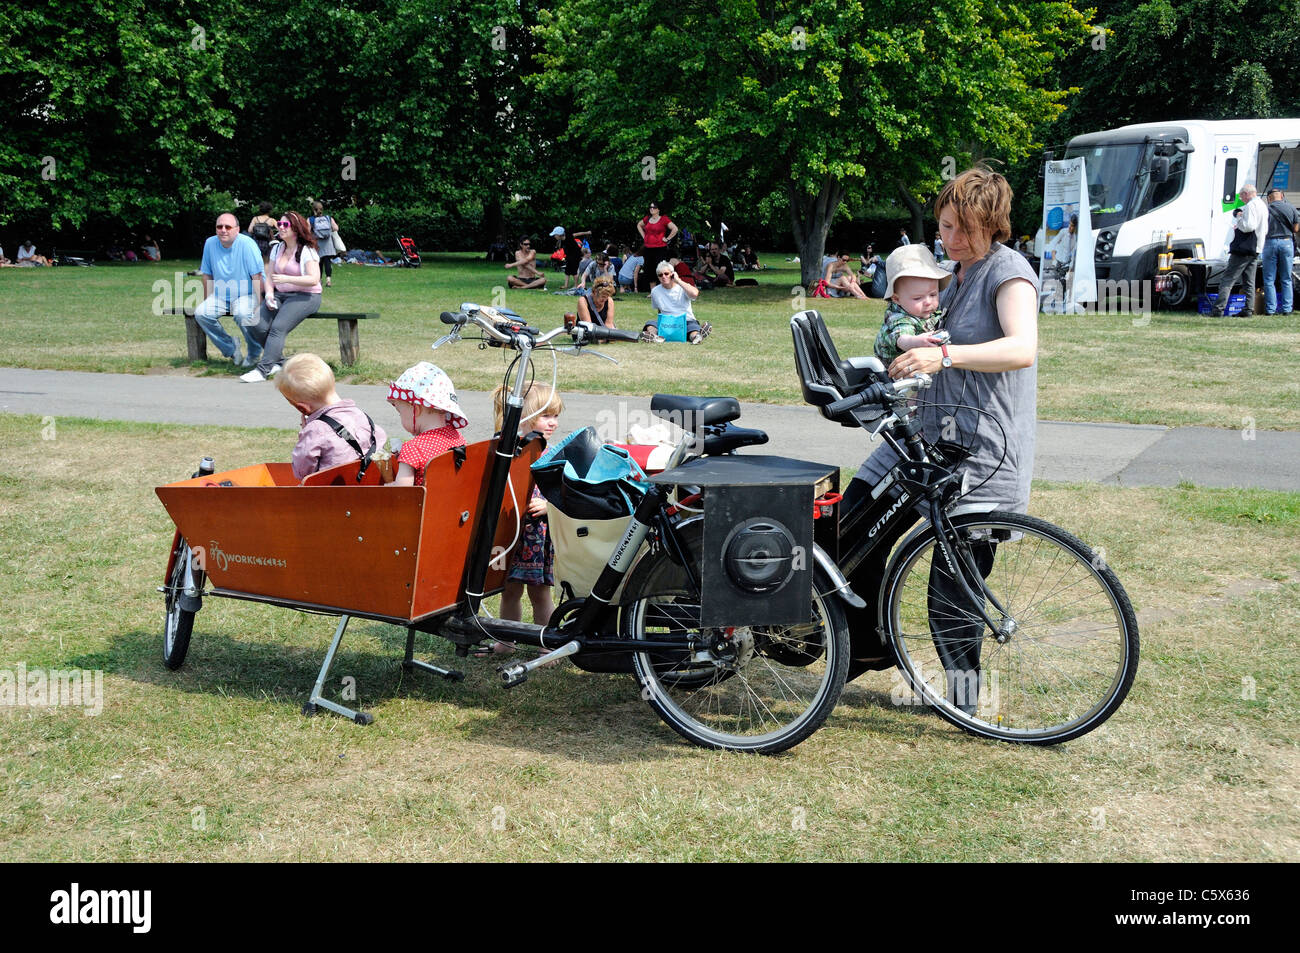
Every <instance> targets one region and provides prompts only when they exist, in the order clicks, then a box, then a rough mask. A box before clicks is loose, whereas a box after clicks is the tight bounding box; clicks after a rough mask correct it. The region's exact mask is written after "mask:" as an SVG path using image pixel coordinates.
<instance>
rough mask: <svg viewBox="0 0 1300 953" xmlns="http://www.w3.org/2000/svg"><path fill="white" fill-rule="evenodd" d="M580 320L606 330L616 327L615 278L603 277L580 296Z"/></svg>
mask: <svg viewBox="0 0 1300 953" xmlns="http://www.w3.org/2000/svg"><path fill="white" fill-rule="evenodd" d="M578 320H579V321H587V322H590V323H591V324H598V325H600V326H601V327H604V328H612V327H615V324H614V279H613V278H610V277H609V276H608V275H601V276H600V277H599V278H597V279H596V280H595V281H594V282H592V285H591V290H590V291H584V292H582V294H581V295H579V296H578Z"/></svg>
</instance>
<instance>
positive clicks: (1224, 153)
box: [1205, 135, 1258, 258]
mask: <svg viewBox="0 0 1300 953" xmlns="http://www.w3.org/2000/svg"><path fill="white" fill-rule="evenodd" d="M1257 145H1258V143H1257V140H1256V139H1255V137H1253V136H1243V135H1219V136H1215V137H1214V176H1213V178H1212V180H1211V181H1212V183H1213V185H1212V186H1211V187H1212V188H1214V189H1216V190H1217V192H1218V194H1217V195H1215V196H1213V198H1212V200H1211V201H1212V204H1211V208H1212V209H1213V210H1214V216H1213V220H1212V222H1211V225H1210V247H1209V248H1207V249H1205V253H1206V255H1208V256H1209V257H1210V258H1219V257H1223V256H1225V255H1226V254H1227V252H1226V251H1225V250H1224V249H1225V246H1226V245H1227V244H1228V237H1229V236H1228V231H1229V229H1231V228H1232V213H1233V211H1234V210H1235V209H1238V208H1240V207H1241V205H1242V204H1243V203H1242V201H1241V199H1240V198H1239V197H1238V196H1237V193H1238V192H1239V191H1240V190H1241V187H1242V186H1243V185H1245V184H1246V183H1247V182H1254V181H1255V171H1256V169H1257V168H1258V165H1257V162H1256V159H1257V157H1256V150H1257ZM1256 185H1257V186H1258V183H1256Z"/></svg>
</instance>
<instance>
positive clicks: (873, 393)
mask: <svg viewBox="0 0 1300 953" xmlns="http://www.w3.org/2000/svg"><path fill="white" fill-rule="evenodd" d="M930 382H931V377H930V375H929V374H916V375H914V376H912V377H904V378H903V379H902V380H897V381H892V382H884V381H881V382H878V383H875V384H872V385H871V386H870V387H868V388H867V389H866V390H864V391H860V392H858V393H856V394H851V395H850V396H848V397H845V398H842V399H841V400H837V401H834V402H833V403H830V404H827V405H826V413H828V414H831V415H832V416H839V415H840V414H842V413H845V412H847V411H850V410H857V409H858V408H859V407H862V406H864V405H866V404H876V405H878V406H880V407H883V408H886V409H888V408H890V407H892V406H893V405H894V404H897V403H899V402H900V401H903V400H906V399H907V398H908V397H909V396H911V395H912V394H913V393H915V392H916V391H918V390H920V389H921V388H923V387H929V386H930Z"/></svg>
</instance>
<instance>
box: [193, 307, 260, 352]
mask: <svg viewBox="0 0 1300 953" xmlns="http://www.w3.org/2000/svg"><path fill="white" fill-rule="evenodd" d="M256 305H257V299H256V298H254V297H253V296H252V295H251V294H247V295H243V296H242V297H239V298H235V299H233V300H231V301H219V300H218V299H217V296H216V294H211V295H209V296H208V297H206V298H204V299H203V302H202V303H201V304H200V305H199V306H198V307H197V308H195V309H194V320H195V321H196V322H198V325H199V327H201V328H202V329H203V332H204V333H205V334H206V335H207V336H208V337H209V338H211V339H212V343H213V344H215V345H216V346H217V350H218V351H220V352H221V353H222V354H224V355H225V356H226V357H234V356H235V351H236V350H237V349H238V347H239V345H238V344H237V343H236V342H235V339H234V338H232V337H231V336H230V335H229V334H227V333H226V329H225V328H223V327H222V326H221V316H222V315H223V314H227V313H228V314H229V315H230V316H231V317H232V318H234V319H235V323H236V324H237V325H239V330H240V331H242V332H243V333H244V340H245V341H247V342H248V356H249V357H250V358H256V357H257V356H258V355H259V354H261V353H262V345H260V344H258V343H257V341H255V340H254V339H253V337H252V336H251V335H250V334H249V331H250V329H251V327H252V325H254V324H255V323H256V322H255V321H254V319H253V308H254V307H256Z"/></svg>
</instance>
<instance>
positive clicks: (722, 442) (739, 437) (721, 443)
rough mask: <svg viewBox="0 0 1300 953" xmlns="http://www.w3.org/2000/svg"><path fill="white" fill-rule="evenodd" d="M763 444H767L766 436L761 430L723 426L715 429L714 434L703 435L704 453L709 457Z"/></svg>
mask: <svg viewBox="0 0 1300 953" xmlns="http://www.w3.org/2000/svg"><path fill="white" fill-rule="evenodd" d="M710 429H715V428H710ZM765 443H767V434H766V433H765V432H764V431H762V430H753V429H750V428H748V427H733V426H732V425H731V424H723V425H722V426H721V427H718V428H716V432H714V433H706V434H705V435H704V453H705V454H706V455H707V456H710V457H711V456H715V455H717V454H719V453H731V451H733V450H737V449H739V448H741V447H757V446H759V445H761V444H765Z"/></svg>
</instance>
